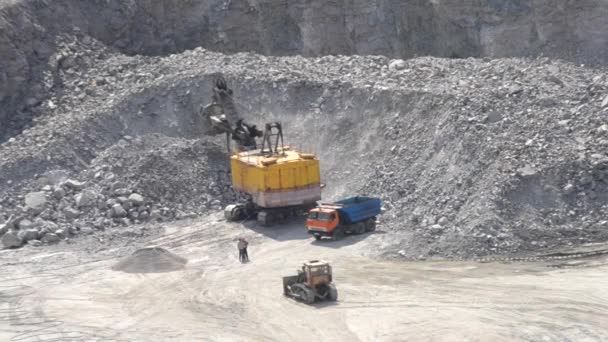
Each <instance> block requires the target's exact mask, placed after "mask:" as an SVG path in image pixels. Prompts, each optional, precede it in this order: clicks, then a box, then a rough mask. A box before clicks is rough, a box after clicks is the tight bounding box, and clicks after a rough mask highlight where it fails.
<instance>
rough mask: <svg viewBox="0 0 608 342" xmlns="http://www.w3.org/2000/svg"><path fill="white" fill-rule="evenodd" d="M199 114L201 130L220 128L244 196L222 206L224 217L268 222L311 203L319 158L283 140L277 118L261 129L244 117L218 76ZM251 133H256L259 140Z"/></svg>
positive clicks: (317, 193) (317, 186)
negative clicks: (209, 99) (239, 199)
mask: <svg viewBox="0 0 608 342" xmlns="http://www.w3.org/2000/svg"><path fill="white" fill-rule="evenodd" d="M201 114H202V117H203V120H205V122H206V125H205V126H206V134H208V135H218V134H226V141H227V149H228V153H229V155H230V171H231V177H232V187H233V188H234V189H235V190H236V191H238V192H240V193H242V194H245V195H246V196H245V197H246V198H247V200H245V201H243V202H240V203H234V204H230V205H228V206H226V207H225V209H224V217H225V218H226V220H228V221H237V220H246V219H257V221H258V222H259V223H260V224H262V225H264V226H268V225H271V224H273V223H276V222H281V221H283V220H285V219H287V218H289V217H293V216H304V215H305V214H306V213H307V212H308V210H309V209H311V208H314V207H315V206H316V203H317V201H319V200H320V199H321V188H322V185H321V175H320V168H319V159H318V158H317V157H316V156H315V155H314V154H311V153H304V152H302V151H297V150H296V149H293V148H291V147H290V146H286V145H284V141H283V127H282V125H281V123H279V122H271V123H266V124H265V126H264V130H263V131H261V130H259V129H258V128H257V127H256V125H253V124H249V123H246V122H245V120H244V119H243V118H241V117H240V115H239V113H238V111H237V109H236V103H235V101H234V98H233V92H232V90H231V89H230V88H229V87H228V85H227V83H226V81H225V80H224V78H223V76H221V75H220V76H219V77H218V78H217V80H216V83H215V87H214V88H213V102H212V103H211V104H209V105H207V106H205V107H204V108H203V109H202V110H201ZM256 138H262V142H261V144H259V143H258V141H257V140H256ZM233 141H234V142H236V144H235V145H236V146H234V148H233V147H231V142H233Z"/></svg>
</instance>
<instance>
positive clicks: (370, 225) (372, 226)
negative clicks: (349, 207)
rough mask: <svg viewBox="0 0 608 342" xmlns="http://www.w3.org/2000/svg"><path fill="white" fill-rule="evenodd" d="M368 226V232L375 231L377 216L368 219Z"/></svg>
mask: <svg viewBox="0 0 608 342" xmlns="http://www.w3.org/2000/svg"><path fill="white" fill-rule="evenodd" d="M366 226H367V227H366V230H367V231H368V232H373V231H374V230H376V218H375V217H373V218H371V219H369V220H368V221H367V225H366Z"/></svg>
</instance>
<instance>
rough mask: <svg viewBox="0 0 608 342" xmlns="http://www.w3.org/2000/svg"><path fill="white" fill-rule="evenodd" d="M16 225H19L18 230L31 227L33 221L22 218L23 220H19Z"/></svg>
mask: <svg viewBox="0 0 608 342" xmlns="http://www.w3.org/2000/svg"><path fill="white" fill-rule="evenodd" d="M17 226H18V227H19V229H20V230H26V229H31V228H33V227H34V223H33V222H32V221H30V220H28V219H23V220H21V221H19V223H18V224H17Z"/></svg>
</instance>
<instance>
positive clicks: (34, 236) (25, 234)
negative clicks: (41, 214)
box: [17, 229, 40, 243]
mask: <svg viewBox="0 0 608 342" xmlns="http://www.w3.org/2000/svg"><path fill="white" fill-rule="evenodd" d="M17 236H19V238H20V239H21V241H22V242H23V243H26V242H28V241H30V240H38V239H39V238H40V234H39V233H38V230H37V229H28V230H20V231H19V233H17Z"/></svg>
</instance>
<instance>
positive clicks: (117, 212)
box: [110, 203, 128, 218]
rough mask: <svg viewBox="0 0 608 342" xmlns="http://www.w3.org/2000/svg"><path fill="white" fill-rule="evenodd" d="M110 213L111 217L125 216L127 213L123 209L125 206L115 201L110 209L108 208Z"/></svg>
mask: <svg viewBox="0 0 608 342" xmlns="http://www.w3.org/2000/svg"><path fill="white" fill-rule="evenodd" d="M110 214H111V215H112V217H115V218H120V217H126V216H127V214H128V213H127V211H126V210H125V208H123V207H122V205H120V204H118V203H116V204H114V205H113V206H112V209H111V210H110Z"/></svg>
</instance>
